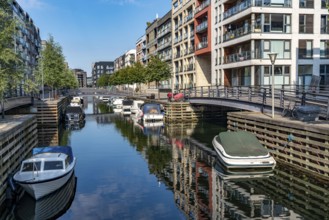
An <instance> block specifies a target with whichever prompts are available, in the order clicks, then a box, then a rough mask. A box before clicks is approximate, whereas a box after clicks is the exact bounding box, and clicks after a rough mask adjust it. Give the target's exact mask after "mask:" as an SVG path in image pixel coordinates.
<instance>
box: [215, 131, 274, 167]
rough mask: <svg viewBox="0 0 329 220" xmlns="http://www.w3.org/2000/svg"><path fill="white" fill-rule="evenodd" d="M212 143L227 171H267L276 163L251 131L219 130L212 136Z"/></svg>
mask: <svg viewBox="0 0 329 220" xmlns="http://www.w3.org/2000/svg"><path fill="white" fill-rule="evenodd" d="M212 144H213V146H214V148H215V150H216V152H217V154H218V157H219V160H220V161H221V163H222V164H223V165H224V166H225V167H226V169H227V171H228V172H240V171H243V172H244V171H246V170H249V171H250V172H254V171H255V170H257V171H259V172H269V171H272V170H273V169H274V167H275V165H276V162H275V160H274V158H273V157H272V156H271V155H270V153H269V152H268V150H267V149H266V148H265V147H264V146H263V145H262V144H261V143H260V142H259V140H258V139H257V137H256V136H255V135H254V134H253V133H251V132H247V131H227V132H221V133H219V134H218V135H216V136H215V137H214V138H213V141H212Z"/></svg>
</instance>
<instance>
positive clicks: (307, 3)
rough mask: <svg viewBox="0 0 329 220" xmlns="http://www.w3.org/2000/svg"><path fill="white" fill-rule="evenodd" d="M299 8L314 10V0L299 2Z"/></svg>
mask: <svg viewBox="0 0 329 220" xmlns="http://www.w3.org/2000/svg"><path fill="white" fill-rule="evenodd" d="M299 7H300V8H314V0H299Z"/></svg>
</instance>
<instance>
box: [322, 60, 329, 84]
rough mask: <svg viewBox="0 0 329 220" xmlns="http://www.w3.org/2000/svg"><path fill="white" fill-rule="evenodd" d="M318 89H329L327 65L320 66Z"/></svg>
mask: <svg viewBox="0 0 329 220" xmlns="http://www.w3.org/2000/svg"><path fill="white" fill-rule="evenodd" d="M320 77H321V79H320V86H321V87H320V88H322V89H323V88H328V87H329V65H320Z"/></svg>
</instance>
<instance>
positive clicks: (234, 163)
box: [212, 136, 276, 172]
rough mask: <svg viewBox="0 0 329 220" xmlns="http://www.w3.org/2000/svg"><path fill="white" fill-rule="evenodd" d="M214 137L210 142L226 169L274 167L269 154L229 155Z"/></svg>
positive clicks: (265, 170)
mask: <svg viewBox="0 0 329 220" xmlns="http://www.w3.org/2000/svg"><path fill="white" fill-rule="evenodd" d="M216 137H217V136H215V137H214V139H213V141H212V144H213V146H214V148H215V151H216V153H217V155H218V158H219V160H220V162H221V163H222V164H223V165H224V166H225V167H226V169H227V171H232V172H233V171H234V170H235V171H238V170H241V171H243V170H250V171H254V170H259V171H262V170H263V171H264V172H267V171H268V172H270V171H272V170H273V169H274V168H275V165H276V162H275V160H274V159H273V157H272V156H271V155H270V154H268V155H266V156H261V157H230V156H229V155H228V154H226V152H225V150H224V148H223V147H222V146H221V144H220V143H218V142H217V140H216Z"/></svg>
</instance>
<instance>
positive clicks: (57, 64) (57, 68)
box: [36, 35, 78, 90]
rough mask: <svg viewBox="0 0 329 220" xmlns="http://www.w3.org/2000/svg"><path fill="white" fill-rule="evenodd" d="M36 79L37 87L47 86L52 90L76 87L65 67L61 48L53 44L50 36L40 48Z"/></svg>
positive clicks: (53, 41)
mask: <svg viewBox="0 0 329 220" xmlns="http://www.w3.org/2000/svg"><path fill="white" fill-rule="evenodd" d="M36 79H37V82H38V84H39V85H41V86H44V85H47V86H49V87H50V88H52V90H54V89H63V88H77V87H78V82H77V80H76V79H75V76H74V74H73V72H72V71H70V70H69V69H68V68H67V66H66V63H65V58H64V55H63V52H62V47H61V46H60V45H59V44H58V43H56V42H55V40H54V38H53V37H52V36H51V35H50V36H49V39H48V40H47V41H46V44H45V46H44V47H43V48H42V51H41V55H40V57H39V60H38V67H37V71H36Z"/></svg>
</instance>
